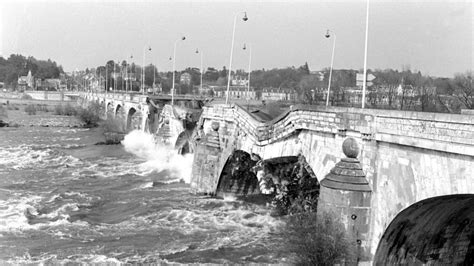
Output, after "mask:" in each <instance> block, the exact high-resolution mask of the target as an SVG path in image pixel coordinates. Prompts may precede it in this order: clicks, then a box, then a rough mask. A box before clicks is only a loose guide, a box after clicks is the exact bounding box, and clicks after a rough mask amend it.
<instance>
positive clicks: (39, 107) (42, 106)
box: [36, 104, 49, 113]
mask: <svg viewBox="0 0 474 266" xmlns="http://www.w3.org/2000/svg"><path fill="white" fill-rule="evenodd" d="M36 110H37V111H39V112H45V113H47V112H49V109H48V106H46V104H38V105H37V106H36Z"/></svg>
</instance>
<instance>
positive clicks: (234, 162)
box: [216, 150, 261, 197]
mask: <svg viewBox="0 0 474 266" xmlns="http://www.w3.org/2000/svg"><path fill="white" fill-rule="evenodd" d="M256 164H257V161H255V160H252V158H251V156H250V154H248V153H247V152H245V151H241V150H236V151H234V152H233V153H232V154H231V156H230V157H229V158H228V159H227V162H226V164H225V165H224V168H223V170H222V173H221V176H220V179H219V183H218V185H217V191H216V196H217V197H225V196H227V195H233V196H236V197H245V196H249V195H258V194H261V193H260V189H259V187H258V179H257V176H256V175H255V173H254V172H253V171H252V168H253V167H254V166H255V165H256Z"/></svg>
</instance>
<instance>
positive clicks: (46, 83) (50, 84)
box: [36, 79, 61, 91]
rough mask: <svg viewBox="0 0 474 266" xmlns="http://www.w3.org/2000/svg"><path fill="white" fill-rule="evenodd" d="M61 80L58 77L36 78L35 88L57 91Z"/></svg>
mask: <svg viewBox="0 0 474 266" xmlns="http://www.w3.org/2000/svg"><path fill="white" fill-rule="evenodd" d="M60 85H61V80H60V79H45V80H41V79H37V80H36V90H39V91H57V90H59V89H60Z"/></svg>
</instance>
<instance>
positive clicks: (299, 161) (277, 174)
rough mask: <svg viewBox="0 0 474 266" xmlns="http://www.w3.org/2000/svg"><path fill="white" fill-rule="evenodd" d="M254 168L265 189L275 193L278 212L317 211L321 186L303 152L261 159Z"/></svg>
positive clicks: (264, 190) (269, 192) (263, 189)
mask: <svg viewBox="0 0 474 266" xmlns="http://www.w3.org/2000/svg"><path fill="white" fill-rule="evenodd" d="M254 170H255V171H256V173H257V176H258V179H259V184H260V189H261V191H262V192H263V193H267V194H270V195H273V199H272V204H273V205H274V206H275V208H276V212H277V214H279V215H285V214H293V213H301V212H313V211H316V209H317V204H318V197H319V188H320V186H319V182H318V179H317V178H316V175H315V174H314V172H313V170H312V169H311V167H310V166H309V164H308V163H307V162H306V159H305V157H304V156H303V155H299V156H285V157H277V158H272V159H268V160H264V161H260V162H259V163H258V164H257V165H256V166H255V168H254Z"/></svg>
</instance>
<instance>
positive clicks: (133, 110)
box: [127, 108, 137, 131]
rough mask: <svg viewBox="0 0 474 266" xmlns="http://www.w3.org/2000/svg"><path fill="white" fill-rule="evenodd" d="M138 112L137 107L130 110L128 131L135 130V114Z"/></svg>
mask: <svg viewBox="0 0 474 266" xmlns="http://www.w3.org/2000/svg"><path fill="white" fill-rule="evenodd" d="M136 112H137V110H135V108H130V110H128V115H127V131H131V130H133V115H135V113H136Z"/></svg>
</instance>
